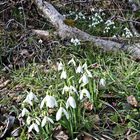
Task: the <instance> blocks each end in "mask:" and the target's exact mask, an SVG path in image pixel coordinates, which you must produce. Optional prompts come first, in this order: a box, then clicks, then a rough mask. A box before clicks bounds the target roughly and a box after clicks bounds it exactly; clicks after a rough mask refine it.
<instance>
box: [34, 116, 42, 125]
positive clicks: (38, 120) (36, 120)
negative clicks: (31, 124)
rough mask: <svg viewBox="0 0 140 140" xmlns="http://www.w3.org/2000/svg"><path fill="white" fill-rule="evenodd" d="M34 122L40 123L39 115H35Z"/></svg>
mask: <svg viewBox="0 0 140 140" xmlns="http://www.w3.org/2000/svg"><path fill="white" fill-rule="evenodd" d="M35 122H36V124H37V125H40V122H41V119H40V118H39V117H36V118H35Z"/></svg>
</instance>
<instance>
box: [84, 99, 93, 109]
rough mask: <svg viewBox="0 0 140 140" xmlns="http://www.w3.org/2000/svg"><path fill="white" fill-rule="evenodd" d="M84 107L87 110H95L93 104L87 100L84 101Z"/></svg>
mask: <svg viewBox="0 0 140 140" xmlns="http://www.w3.org/2000/svg"><path fill="white" fill-rule="evenodd" d="M84 108H85V109H86V110H87V111H92V110H93V104H92V103H91V102H89V101H87V102H84Z"/></svg>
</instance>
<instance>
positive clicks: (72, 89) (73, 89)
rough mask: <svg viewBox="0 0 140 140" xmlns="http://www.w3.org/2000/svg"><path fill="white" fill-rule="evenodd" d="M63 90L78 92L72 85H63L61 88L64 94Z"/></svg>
mask: <svg viewBox="0 0 140 140" xmlns="http://www.w3.org/2000/svg"><path fill="white" fill-rule="evenodd" d="M65 92H70V93H73V92H75V93H78V92H77V90H76V88H75V87H74V86H70V87H68V86H64V88H63V90H62V94H64V93H65Z"/></svg>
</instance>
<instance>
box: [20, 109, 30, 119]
mask: <svg viewBox="0 0 140 140" xmlns="http://www.w3.org/2000/svg"><path fill="white" fill-rule="evenodd" d="M28 113H29V111H28V110H27V109H26V108H23V110H22V112H21V116H22V117H24V116H25V115H26V114H28Z"/></svg>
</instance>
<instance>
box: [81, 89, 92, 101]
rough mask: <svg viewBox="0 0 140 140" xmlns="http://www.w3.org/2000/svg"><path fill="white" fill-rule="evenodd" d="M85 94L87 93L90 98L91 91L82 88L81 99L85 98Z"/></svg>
mask: <svg viewBox="0 0 140 140" xmlns="http://www.w3.org/2000/svg"><path fill="white" fill-rule="evenodd" d="M84 94H85V95H86V97H87V98H89V99H90V93H89V91H88V90H87V89H86V88H84V89H82V90H81V91H80V100H82V99H83V96H84Z"/></svg>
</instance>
